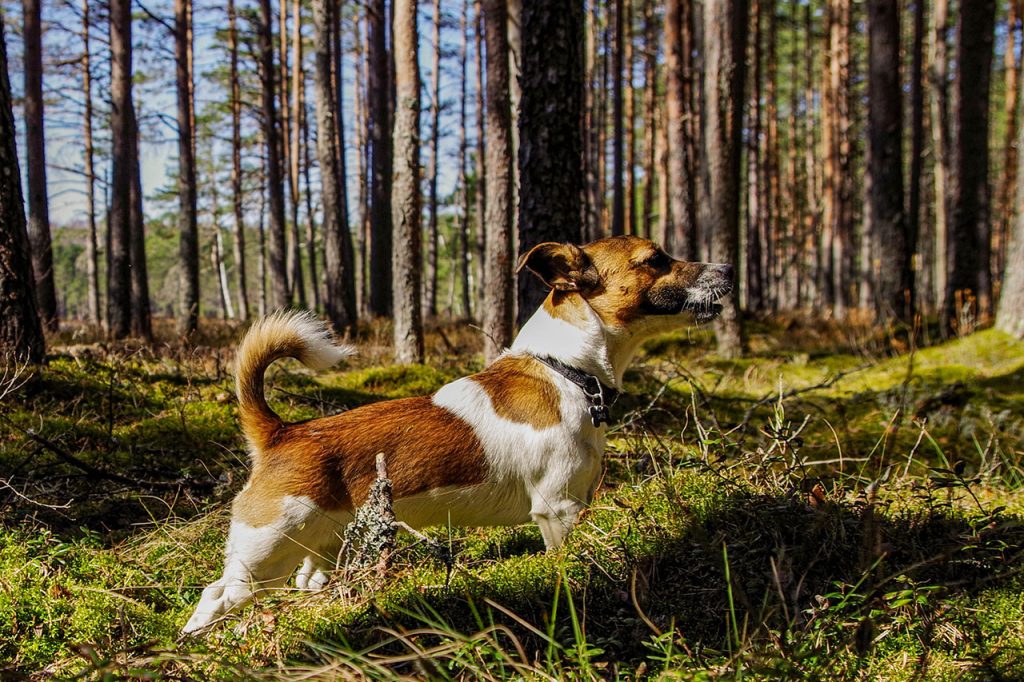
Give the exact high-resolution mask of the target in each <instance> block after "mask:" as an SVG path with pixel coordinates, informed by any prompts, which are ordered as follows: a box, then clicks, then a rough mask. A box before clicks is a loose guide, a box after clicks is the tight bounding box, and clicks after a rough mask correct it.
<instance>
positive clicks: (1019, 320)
mask: <svg viewBox="0 0 1024 682" xmlns="http://www.w3.org/2000/svg"><path fill="white" fill-rule="evenodd" d="M1022 99H1024V91H1022ZM1017 135H1018V137H1017V144H1018V145H1024V128H1021V129H1019V130H1018V133H1017ZM1021 185H1024V174H1018V175H1017V193H1016V204H1017V205H1016V216H1015V217H1014V220H1013V222H1012V223H1011V225H1012V230H1011V232H1010V234H1009V235H1008V238H1009V243H1008V246H1007V251H1006V267H1005V268H1004V269H1003V273H1004V274H1003V282H1002V286H1001V287H1000V291H1001V294H1000V296H999V310H998V313H997V315H996V328H997V329H1001V330H1003V331H1004V332H1006V333H1007V334H1011V335H1013V336H1014V337H1016V338H1018V339H1024V187H1022V186H1021Z"/></svg>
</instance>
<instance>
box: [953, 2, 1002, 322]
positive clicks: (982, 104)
mask: <svg viewBox="0 0 1024 682" xmlns="http://www.w3.org/2000/svg"><path fill="white" fill-rule="evenodd" d="M995 14H996V7H995V0H971V2H967V3H964V4H963V6H962V7H961V8H960V26H959V30H958V31H957V55H956V61H957V79H956V96H957V107H956V117H957V126H956V128H957V131H958V133H957V139H956V150H955V154H954V156H955V164H956V167H955V175H954V176H955V177H956V180H957V182H956V190H955V192H954V197H953V210H952V225H951V230H950V239H949V244H948V245H947V246H948V249H949V260H950V272H949V282H948V283H947V284H946V307H945V315H944V317H943V323H944V324H943V326H944V328H946V329H948V330H950V331H953V332H954V333H957V334H966V333H970V331H971V330H972V328H973V325H974V322H975V321H977V320H984V319H985V318H987V317H988V316H989V315H990V314H991V298H992V283H991V280H990V249H989V239H990V233H989V225H988V221H989V185H988V130H989V117H988V109H989V94H990V93H989V90H990V88H989V85H990V82H991V76H992V47H993V43H994V28H995ZM965 74H967V75H966V76H965Z"/></svg>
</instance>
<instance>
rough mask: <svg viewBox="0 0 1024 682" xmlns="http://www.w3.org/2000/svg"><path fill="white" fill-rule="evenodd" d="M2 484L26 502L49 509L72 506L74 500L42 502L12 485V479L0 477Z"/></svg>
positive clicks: (0, 483) (0, 484)
mask: <svg viewBox="0 0 1024 682" xmlns="http://www.w3.org/2000/svg"><path fill="white" fill-rule="evenodd" d="M0 486H3V487H4V488H7V489H8V490H10V491H11V492H12V493H14V494H15V495H16V496H17V497H19V498H21V499H23V500H25V501H26V502H31V503H32V504H34V505H37V506H40V507H46V508H47V509H67V508H68V507H70V506H71V503H72V502H74V500H73V499H72V500H69V501H67V502H65V503H64V504H46V503H45V502H40V501H39V500H33V499H32V498H31V497H29V496H28V495H25V494H24V493H22V492H21V491H20V490H18V489H17V488H15V487H14V486H13V485H11V483H10V481H8V480H7V479H4V478H0Z"/></svg>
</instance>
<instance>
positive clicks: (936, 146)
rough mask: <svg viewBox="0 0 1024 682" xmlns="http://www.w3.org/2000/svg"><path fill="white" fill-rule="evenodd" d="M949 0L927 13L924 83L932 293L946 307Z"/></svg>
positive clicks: (948, 172) (949, 160)
mask: <svg viewBox="0 0 1024 682" xmlns="http://www.w3.org/2000/svg"><path fill="white" fill-rule="evenodd" d="M948 2H949V0H935V4H934V6H933V8H932V15H931V30H930V33H931V39H930V42H929V46H928V48H929V49H928V52H929V55H928V61H929V63H930V64H931V66H930V68H929V70H928V84H929V90H930V92H931V97H930V98H929V102H930V107H929V108H930V113H931V128H932V149H933V154H934V155H935V164H934V169H933V171H932V181H933V184H934V193H935V196H934V199H933V203H932V205H933V207H934V211H935V219H934V223H935V247H934V253H935V256H934V268H935V269H934V273H933V275H932V282H933V284H934V297H935V302H936V305H937V306H938V307H939V309H940V310H944V309H945V308H946V284H947V281H948V275H949V249H948V247H947V244H948V243H949V229H950V225H949V217H948V216H949V204H950V201H949V193H948V187H949V176H950V173H951V168H950V165H951V159H950V154H951V151H950V143H949V132H950V131H949V78H948V75H947V73H948V56H947V53H948V51H949V39H948V37H947V31H948V24H949V11H948Z"/></svg>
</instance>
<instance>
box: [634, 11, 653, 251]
mask: <svg viewBox="0 0 1024 682" xmlns="http://www.w3.org/2000/svg"><path fill="white" fill-rule="evenodd" d="M643 3H644V186H643V213H642V214H641V215H640V224H639V228H638V234H639V235H640V236H642V237H644V238H646V239H650V238H651V235H652V231H651V230H652V226H653V224H654V222H653V217H654V182H655V178H656V177H657V173H656V172H655V170H654V169H655V163H656V156H655V147H656V146H657V142H656V140H657V129H658V124H657V120H658V37H657V31H656V29H655V22H654V0H643Z"/></svg>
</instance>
